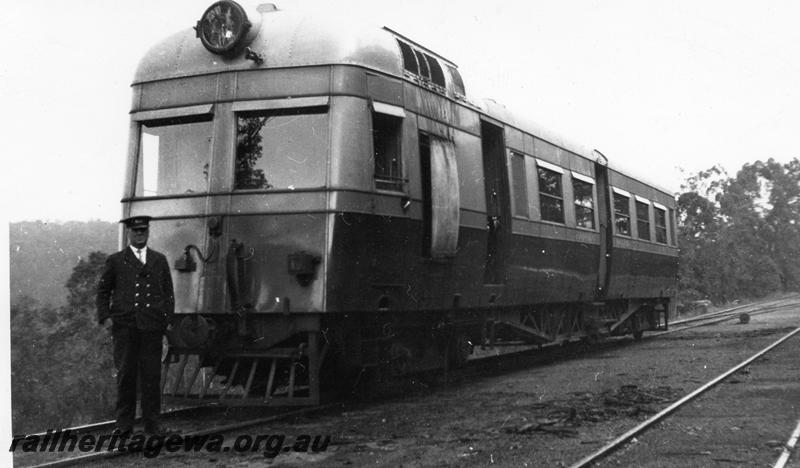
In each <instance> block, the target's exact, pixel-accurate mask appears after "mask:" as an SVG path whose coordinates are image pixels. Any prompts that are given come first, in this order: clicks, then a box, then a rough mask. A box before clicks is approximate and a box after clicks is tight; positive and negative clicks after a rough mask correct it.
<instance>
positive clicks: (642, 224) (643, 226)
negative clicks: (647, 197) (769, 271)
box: [636, 200, 650, 240]
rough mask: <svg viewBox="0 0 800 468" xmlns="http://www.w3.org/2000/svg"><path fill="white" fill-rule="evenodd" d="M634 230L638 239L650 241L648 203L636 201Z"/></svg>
mask: <svg viewBox="0 0 800 468" xmlns="http://www.w3.org/2000/svg"><path fill="white" fill-rule="evenodd" d="M636 229H637V230H638V231H639V239H645V240H650V203H645V202H643V201H640V200H636Z"/></svg>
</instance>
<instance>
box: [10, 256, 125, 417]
mask: <svg viewBox="0 0 800 468" xmlns="http://www.w3.org/2000/svg"><path fill="white" fill-rule="evenodd" d="M105 258H106V254H104V253H101V252H92V253H91V254H89V256H88V257H87V258H82V259H80V260H79V262H78V264H77V265H75V267H74V268H73V272H72V275H71V276H70V278H69V280H68V281H67V289H68V298H69V299H68V305H66V306H63V307H57V308H54V307H52V306H48V305H45V306H40V305H38V304H37V303H36V301H35V300H33V299H31V298H29V297H22V298H20V299H19V300H17V301H16V302H15V304H14V305H12V307H11V391H12V394H11V400H12V413H13V430H14V432H15V433H25V432H34V431H42V430H44V429H46V428H58V427H67V426H72V425H77V424H85V423H88V422H94V421H98V420H105V419H108V418H109V416H110V415H111V414H112V412H113V402H114V396H115V391H116V390H115V385H114V376H113V371H114V366H113V361H112V348H111V337H110V334H109V333H108V332H106V331H105V330H104V329H103V328H101V327H98V325H97V323H96V311H95V306H94V296H95V292H96V289H97V281H98V279H99V275H100V272H101V271H102V267H103V264H104V263H105Z"/></svg>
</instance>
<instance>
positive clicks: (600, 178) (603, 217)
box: [594, 163, 613, 299]
mask: <svg viewBox="0 0 800 468" xmlns="http://www.w3.org/2000/svg"><path fill="white" fill-rule="evenodd" d="M594 167H595V175H596V176H597V213H598V218H599V221H600V260H599V264H598V267H597V297H598V299H599V298H603V297H605V295H606V291H607V290H608V280H609V272H610V271H611V248H612V245H613V237H612V236H613V221H612V219H611V216H612V211H611V198H610V197H609V194H608V193H609V187H608V167H606V166H605V165H603V164H600V163H595V166H594Z"/></svg>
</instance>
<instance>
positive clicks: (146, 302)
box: [97, 247, 175, 331]
mask: <svg viewBox="0 0 800 468" xmlns="http://www.w3.org/2000/svg"><path fill="white" fill-rule="evenodd" d="M174 314H175V296H174V291H173V288H172V276H170V269H169V263H167V258H166V257H165V256H164V254H162V253H159V252H156V251H155V250H153V249H151V248H149V247H148V248H147V263H146V264H144V265H143V264H142V262H140V261H139V259H138V258H136V255H135V254H134V253H133V252H132V251H131V249H130V247H125V249H123V250H122V251H120V252H117V253H114V254H111V255H109V256H108V259H107V260H106V265H105V269H104V270H103V275H102V276H101V277H100V283H99V284H98V286H97V320H98V321H99V322H101V323H102V322H103V321H105V320H106V319H107V318H111V319H112V320H113V321H114V324H115V325H124V326H129V327H134V326H135V327H136V328H138V329H140V330H161V331H163V330H164V329H165V328H166V326H167V324H168V323H170V322H171V321H172V318H173V315H174Z"/></svg>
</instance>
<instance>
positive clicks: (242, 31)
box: [195, 0, 261, 55]
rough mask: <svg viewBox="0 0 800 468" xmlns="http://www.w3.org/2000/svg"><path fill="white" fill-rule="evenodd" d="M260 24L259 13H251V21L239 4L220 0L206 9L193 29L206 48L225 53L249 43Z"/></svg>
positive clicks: (219, 53) (216, 52)
mask: <svg viewBox="0 0 800 468" xmlns="http://www.w3.org/2000/svg"><path fill="white" fill-rule="evenodd" d="M254 22H255V24H254ZM260 24H261V16H260V15H259V14H255V15H253V22H251V20H250V18H248V16H247V12H246V11H245V9H244V8H243V7H242V6H241V5H239V4H238V3H236V2H234V1H232V0H221V1H219V2H216V3H214V4H212V5H211V6H210V7H208V9H206V11H205V13H203V16H202V17H201V18H200V21H198V22H197V26H196V27H195V31H196V32H197V37H199V38H200V41H201V42H202V43H203V46H205V48H206V49H208V50H209V51H210V52H212V53H214V54H218V55H226V54H229V53H231V52H233V51H234V50H241V48H242V47H244V46H246V45H247V44H249V43H250V42H251V41H252V40H253V39H254V38H255V36H256V34H258V29H259V26H260Z"/></svg>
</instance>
